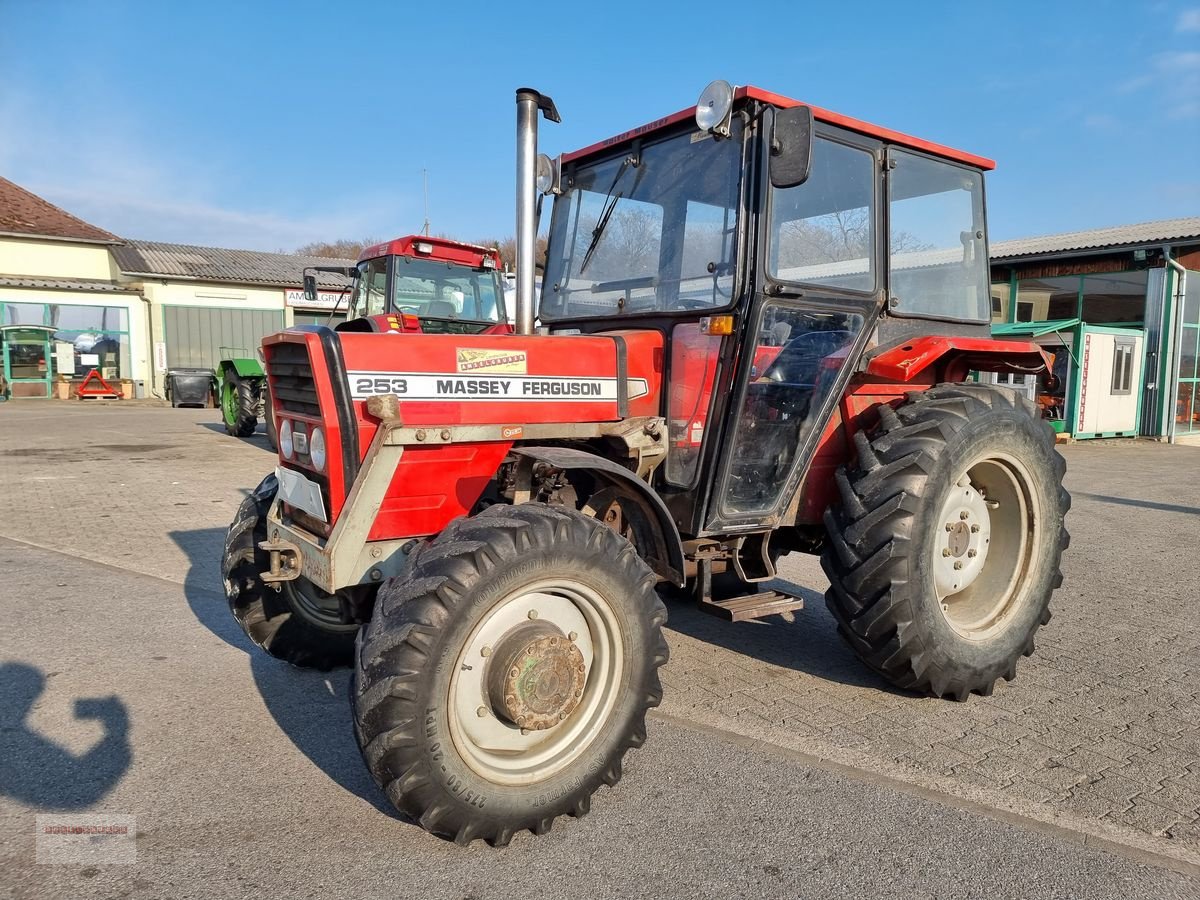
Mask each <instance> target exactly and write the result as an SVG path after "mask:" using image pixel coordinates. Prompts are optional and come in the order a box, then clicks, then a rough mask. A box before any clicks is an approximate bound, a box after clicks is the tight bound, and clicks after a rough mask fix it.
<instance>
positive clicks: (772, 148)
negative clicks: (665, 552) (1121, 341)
mask: <svg viewBox="0 0 1200 900" xmlns="http://www.w3.org/2000/svg"><path fill="white" fill-rule="evenodd" d="M540 164H541V172H542V178H541V181H540V185H539V186H540V187H541V188H542V189H543V190H544V191H545V192H546V193H548V194H550V195H551V196H553V200H554V205H553V213H552V216H551V222H550V229H549V249H548V252H547V262H546V275H545V278H544V281H543V289H542V295H541V299H540V306H539V315H540V318H541V322H542V324H543V325H544V326H547V327H548V328H549V330H550V333H552V334H555V333H584V334H589V333H602V332H607V331H610V330H612V329H635V328H636V329H643V328H646V329H653V330H655V331H657V332H659V333H661V334H662V336H663V340H664V344H665V352H664V368H665V381H666V391H665V393H666V396H667V403H666V409H665V410H664V413H665V416H666V419H667V427H668V430H669V442H670V452H669V453H668V456H667V460H666V463H665V465H664V467H663V471H662V481H663V484H662V487H661V488H660V491H661V493H662V494H663V496H664V499H665V500H666V502H667V504H668V506H670V507H671V508H672V511H673V513H674V514H675V517H676V523H677V525H678V526H679V528H680V530H681V531H682V532H688V533H691V534H703V533H705V532H714V531H724V530H728V529H733V528H742V527H759V528H761V527H762V526H763V524H764V523H771V522H779V521H781V519H782V518H783V517H784V516H785V513H786V512H787V508H788V507H789V506H794V504H793V503H792V501H793V498H794V495H795V494H796V489H797V487H798V485H799V482H800V479H801V476H802V474H803V471H804V469H805V467H806V465H807V464H808V462H809V460H810V459H811V458H812V457H813V455H814V452H815V451H816V450H817V445H818V442H819V441H820V439H821V438H822V434H823V431H824V425H825V423H826V422H828V421H829V419H830V413H831V411H832V409H833V407H834V406H835V405H836V403H837V401H838V398H839V397H840V396H841V394H842V392H843V391H844V390H845V389H846V388H847V387H848V386H849V384H850V382H851V380H852V378H853V377H854V376H855V374H856V372H860V371H862V370H863V369H864V368H865V367H866V366H868V365H869V364H870V361H871V360H872V358H873V357H875V356H877V355H880V354H887V353H889V352H891V351H896V352H898V353H900V354H902V355H903V354H911V353H913V352H914V350H913V339H914V338H916V337H918V336H923V335H925V334H929V333H937V334H938V335H943V336H952V337H955V338H974V339H985V340H986V339H987V338H989V336H990V335H989V322H990V317H991V310H990V305H989V277H988V264H987V259H988V254H987V237H986V224H985V221H986V220H985V212H984V185H983V173H984V171H985V170H988V169H991V168H992V167H993V163H992V162H991V160H988V159H985V158H983V157H979V156H975V155H973V154H969V153H964V152H962V151H959V150H954V149H951V148H949V147H945V146H941V145H938V144H934V143H931V142H929V141H925V140H920V139H917V138H913V137H910V136H907V135H904V134H901V133H899V132H895V131H891V130H888V129H884V128H880V127H878V126H875V125H870V124H868V123H866V122H862V121H858V120H856V119H851V118H848V117H846V116H842V115H839V114H836V113H832V112H829V111H827V110H823V109H819V108H817V107H809V106H803V105H801V104H799V103H797V102H796V101H794V100H790V99H787V98H784V97H780V96H777V95H774V94H770V93H767V92H765V91H762V90H760V89H758V88H753V87H743V88H738V89H736V90H734V89H733V88H731V87H730V86H729V85H728V84H726V83H724V82H715V83H714V84H713V85H710V87H709V88H708V89H707V90H706V91H705V93H704V95H703V96H702V97H701V100H700V102H699V104H698V105H697V106H696V107H695V108H692V109H687V110H684V111H681V112H679V113H676V114H675V115H672V116H669V117H667V118H665V119H660V120H659V121H657V122H655V123H652V124H651V125H648V126H645V127H642V128H639V129H635V130H633V131H630V132H627V133H625V134H622V135H618V136H616V137H614V138H611V139H609V140H606V141H604V142H602V143H600V144H596V145H593V146H591V147H588V148H585V149H583V150H580V151H577V152H574V153H569V154H565V155H563V156H561V157H559V158H558V159H556V160H551V159H549V158H542V159H541V160H540ZM929 320H937V321H936V324H935V323H934V322H931V321H929ZM1034 364H1035V365H1040V364H1041V362H1040V360H1035V361H1034ZM914 374H915V370H914ZM930 374H931V373H930ZM720 448H724V451H722V450H721V449H720ZM842 453H843V455H844V453H845V448H844V445H843V449H842ZM817 487H818V490H821V487H820V484H819V483H818V485H817ZM818 505H820V504H818Z"/></svg>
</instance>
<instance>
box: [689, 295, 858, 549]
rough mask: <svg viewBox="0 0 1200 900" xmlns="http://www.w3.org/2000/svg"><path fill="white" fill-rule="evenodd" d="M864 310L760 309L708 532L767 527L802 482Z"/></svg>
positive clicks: (785, 302) (790, 303)
mask: <svg viewBox="0 0 1200 900" xmlns="http://www.w3.org/2000/svg"><path fill="white" fill-rule="evenodd" d="M863 321H864V316H863V314H862V313H860V312H849V311H843V310H838V309H836V308H835V307H833V306H832V305H831V306H824V305H820V304H817V303H814V302H812V301H807V300H806V301H804V302H800V301H799V300H790V299H783V298H779V299H770V300H768V301H767V302H765V303H763V304H762V305H761V306H759V307H758V310H757V315H756V317H755V320H754V322H753V325H752V330H751V332H750V335H749V336H750V337H751V338H752V340H751V341H750V342H749V343H748V345H747V349H746V352H745V354H744V355H743V359H742V362H741V365H742V367H743V368H744V369H745V372H744V374H743V377H742V379H741V382H742V383H741V390H740V392H739V393H738V395H737V401H736V402H735V403H734V404H732V406H731V411H730V415H731V425H732V427H731V430H730V432H729V440H728V441H727V442H726V444H725V447H724V448H723V451H724V455H725V457H726V458H725V461H724V465H723V467H722V468H721V469H720V471H721V472H722V478H721V482H720V486H719V489H718V490H717V491H716V492H715V493H714V495H713V502H712V505H711V507H710V510H709V527H710V530H717V529H718V528H723V527H729V526H731V525H737V524H758V523H763V522H767V521H768V520H771V519H773V518H774V517H777V516H778V515H780V514H781V513H782V512H783V509H784V507H785V506H786V505H787V503H788V502H789V501H790V499H791V497H792V495H793V494H794V492H795V489H796V487H797V486H798V484H799V480H800V476H801V475H802V474H803V467H804V466H805V465H806V463H807V461H808V459H809V458H810V456H811V453H812V449H813V447H814V445H815V442H816V439H817V438H818V437H819V436H820V433H821V431H822V429H823V426H824V423H825V420H826V419H827V417H828V416H829V415H830V414H832V413H833V411H834V407H835V405H836V397H835V396H834V394H835V390H836V388H837V387H838V385H839V384H840V383H841V376H842V374H843V370H844V369H845V368H846V365H847V360H848V359H850V358H851V356H852V353H851V351H852V348H853V347H854V345H855V343H856V342H857V341H858V338H859V336H860V334H861V333H862V329H863Z"/></svg>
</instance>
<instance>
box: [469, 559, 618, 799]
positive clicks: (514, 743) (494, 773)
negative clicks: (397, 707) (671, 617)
mask: <svg viewBox="0 0 1200 900" xmlns="http://www.w3.org/2000/svg"><path fill="white" fill-rule="evenodd" d="M552 642H553V643H552ZM514 659H515V662H514ZM579 665H581V666H582V669H583V671H582V672H579V671H578V670H577V666H579ZM623 669H624V642H623V640H622V638H621V629H620V622H619V620H618V619H617V616H616V614H615V613H614V611H613V608H612V606H611V605H610V604H609V602H608V601H607V600H606V599H605V598H604V597H603V596H602V595H600V594H599V593H598V592H597V591H595V590H593V589H592V588H590V587H588V586H587V585H584V584H581V583H580V582H577V581H574V580H571V579H549V580H545V581H541V582H538V583H536V584H534V585H531V586H529V587H527V588H523V589H522V590H520V591H518V592H515V593H514V594H512V595H510V596H509V597H507V598H505V599H504V600H502V601H500V602H499V603H497V604H496V605H495V606H494V607H493V608H492V609H491V610H489V611H488V613H487V615H485V616H484V618H483V619H482V620H481V621H480V622H479V624H478V625H476V626H475V628H474V629H473V630H472V632H471V635H470V636H469V637H468V639H467V641H466V644H465V646H464V648H463V650H462V652H461V653H460V654H459V657H458V661H457V663H456V664H455V666H454V674H453V675H452V676H451V679H450V688H449V701H450V702H449V718H450V734H451V737H452V739H453V741H454V745H455V747H456V749H457V750H458V752H459V755H460V756H461V757H462V759H463V760H464V761H465V762H466V764H467V765H468V766H469V767H470V768H471V769H472V770H473V771H474V772H475V773H476V774H478V775H480V776H482V777H484V778H486V779H487V780H488V781H490V782H493V783H496V784H506V785H523V784H531V783H533V782H537V781H543V780H545V779H547V778H550V777H552V776H554V775H556V774H558V773H559V772H561V771H562V770H563V769H565V768H566V767H567V766H569V765H570V764H571V763H572V762H574V761H575V760H577V759H578V758H579V757H580V755H582V754H583V753H584V751H586V750H587V748H588V747H589V746H590V745H591V744H592V742H593V740H595V738H596V736H597V735H598V734H599V732H600V731H601V729H602V728H603V726H604V724H605V722H606V721H607V720H608V717H609V715H610V714H611V712H612V710H613V708H614V706H615V705H616V701H617V696H618V693H619V689H620V683H621V676H622V673H623ZM573 678H577V679H578V680H577V681H572V680H571V679H573ZM521 683H523V687H524V689H525V690H524V694H525V696H515V695H516V694H520V693H522V691H521V689H520V687H518V689H517V690H512V687H513V685H514V684H518V685H520V684H521ZM568 695H569V696H568ZM516 720H524V722H525V724H526V726H527V727H525V728H522V727H521V726H520V725H518V724H517V721H516Z"/></svg>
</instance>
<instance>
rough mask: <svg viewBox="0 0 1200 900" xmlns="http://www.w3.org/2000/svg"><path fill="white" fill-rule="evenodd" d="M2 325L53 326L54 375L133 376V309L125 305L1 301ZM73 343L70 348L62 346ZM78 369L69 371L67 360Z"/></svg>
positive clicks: (0, 318)
mask: <svg viewBox="0 0 1200 900" xmlns="http://www.w3.org/2000/svg"><path fill="white" fill-rule="evenodd" d="M0 324H4V325H49V326H51V327H53V328H54V329H55V330H54V332H53V334H52V336H51V355H52V357H53V374H55V375H59V374H61V375H74V376H80V377H81V376H84V375H86V374H87V373H88V372H90V371H91V370H92V369H98V370H100V373H101V375H102V376H104V377H113V378H129V377H132V365H133V362H132V358H131V355H130V347H129V311H128V310H127V309H126V308H125V307H123V306H88V305H84V304H78V303H8V302H3V303H0ZM64 344H69V345H70V350H69V351H63V350H60V349H59V348H60V347H61V346H62V345H64ZM68 359H69V360H71V361H72V368H73V369H74V371H65V365H64V361H65V360H68Z"/></svg>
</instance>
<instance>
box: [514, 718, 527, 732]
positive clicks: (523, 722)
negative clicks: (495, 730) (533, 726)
mask: <svg viewBox="0 0 1200 900" xmlns="http://www.w3.org/2000/svg"><path fill="white" fill-rule="evenodd" d="M517 724H518V725H520V726H521V730H522V732H524V730H525V726H526V725H528V724H529V720H528V719H527V718H525V717H524V716H518V717H517Z"/></svg>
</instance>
